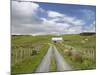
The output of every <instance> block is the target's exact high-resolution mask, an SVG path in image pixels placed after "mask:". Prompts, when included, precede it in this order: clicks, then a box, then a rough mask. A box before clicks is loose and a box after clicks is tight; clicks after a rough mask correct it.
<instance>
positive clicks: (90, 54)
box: [55, 34, 96, 70]
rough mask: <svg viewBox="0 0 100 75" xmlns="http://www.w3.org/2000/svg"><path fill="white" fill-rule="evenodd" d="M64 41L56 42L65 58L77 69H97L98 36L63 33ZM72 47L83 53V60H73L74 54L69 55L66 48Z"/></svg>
mask: <svg viewBox="0 0 100 75" xmlns="http://www.w3.org/2000/svg"><path fill="white" fill-rule="evenodd" d="M63 38H64V40H65V41H64V42H62V43H56V44H55V45H56V46H57V48H58V50H59V51H60V52H61V54H62V55H63V56H64V58H65V60H66V61H67V62H69V64H70V65H72V67H73V69H75V70H85V69H95V68H96V55H95V54H96V36H95V35H91V36H82V35H76V34H75V35H74V34H73V35H63ZM70 48H72V49H73V50H76V51H77V52H80V53H81V58H80V59H79V60H82V62H78V60H76V61H75V60H73V58H74V57H73V56H72V55H70V56H68V55H67V54H66V53H64V50H66V49H70Z"/></svg>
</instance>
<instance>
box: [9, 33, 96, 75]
mask: <svg viewBox="0 0 100 75" xmlns="http://www.w3.org/2000/svg"><path fill="white" fill-rule="evenodd" d="M52 37H53V35H41V36H31V35H16V36H15V35H12V38H11V48H12V50H11V58H12V60H11V73H12V74H13V75H15V74H22V73H34V72H35V70H36V68H37V66H38V65H39V64H40V62H41V60H42V58H43V56H44V55H45V54H46V52H47V50H48V43H52V42H51V38H52ZM62 37H63V39H64V41H63V42H62V43H55V45H56V46H57V48H58V50H59V52H60V53H61V54H62V55H63V57H64V58H65V60H66V62H68V63H69V64H70V65H71V66H72V67H73V69H74V70H82V69H95V68H96V56H95V54H96V36H95V35H91V36H90V35H89V36H83V35H78V34H71V35H62ZM53 44H54V43H53ZM70 47H71V48H72V49H73V50H76V51H78V52H81V53H82V54H81V56H82V58H81V59H82V62H78V61H75V60H73V56H68V55H67V54H66V53H64V50H65V49H68V48H70ZM33 50H37V51H36V53H33V52H32V51H33ZM32 53H33V54H32ZM81 59H80V60H81ZM53 71H56V62H55V59H54V57H53V56H52V58H51V64H50V72H53Z"/></svg>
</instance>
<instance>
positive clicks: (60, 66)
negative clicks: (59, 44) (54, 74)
mask: <svg viewBox="0 0 100 75" xmlns="http://www.w3.org/2000/svg"><path fill="white" fill-rule="evenodd" d="M53 50H54V53H53ZM53 54H54V57H55V60H56V64H57V71H68V70H72V68H71V67H70V66H69V64H67V63H66V61H65V60H64V58H63V56H62V55H61V54H60V53H59V51H58V50H57V48H56V47H55V46H54V45H52V44H50V47H49V49H48V52H47V53H46V55H45V56H44V58H43V59H42V62H41V63H40V65H39V66H38V68H37V69H36V73H37V72H38V73H42V72H43V73H44V72H49V68H50V62H51V56H52V55H53Z"/></svg>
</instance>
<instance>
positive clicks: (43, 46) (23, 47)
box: [11, 36, 50, 74]
mask: <svg viewBox="0 0 100 75" xmlns="http://www.w3.org/2000/svg"><path fill="white" fill-rule="evenodd" d="M49 37H50V36H46V37H45V36H12V41H11V42H12V46H11V47H12V51H11V55H12V56H11V58H12V63H11V68H12V71H11V72H12V74H22V73H32V72H34V71H35V69H36V67H37V66H38V65H39V63H40V62H41V60H42V58H43V56H44V55H45V53H46V52H47V50H48V42H49V40H48V39H49ZM35 47H36V48H38V50H39V51H38V53H37V54H36V55H33V56H32V55H31V51H32V49H35ZM16 53H17V55H16ZM21 53H23V54H21Z"/></svg>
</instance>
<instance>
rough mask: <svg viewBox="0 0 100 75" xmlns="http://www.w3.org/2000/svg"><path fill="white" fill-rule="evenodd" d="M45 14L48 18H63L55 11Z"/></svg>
mask: <svg viewBox="0 0 100 75" xmlns="http://www.w3.org/2000/svg"><path fill="white" fill-rule="evenodd" d="M47 13H48V16H49V17H52V18H55V17H62V16H64V15H63V14H61V13H59V12H56V11H48V12H47Z"/></svg>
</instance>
